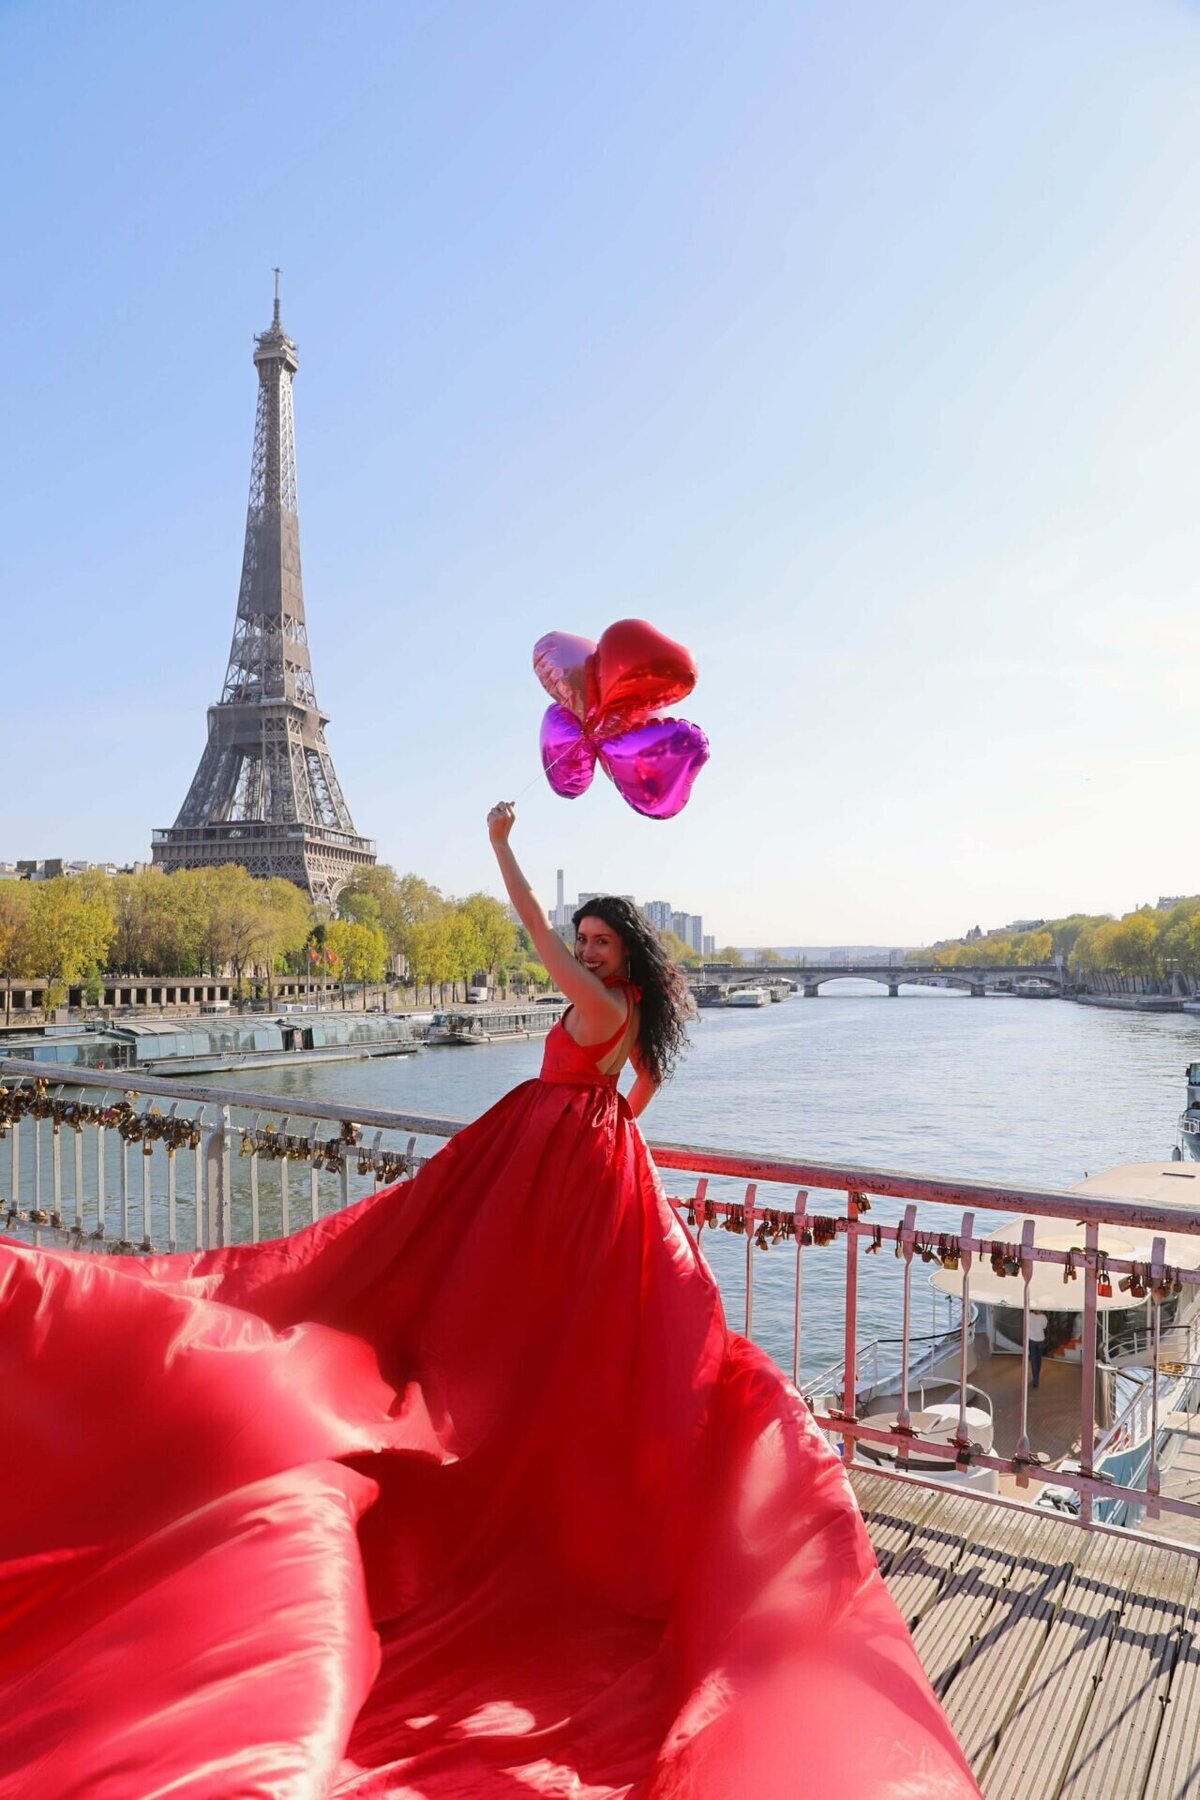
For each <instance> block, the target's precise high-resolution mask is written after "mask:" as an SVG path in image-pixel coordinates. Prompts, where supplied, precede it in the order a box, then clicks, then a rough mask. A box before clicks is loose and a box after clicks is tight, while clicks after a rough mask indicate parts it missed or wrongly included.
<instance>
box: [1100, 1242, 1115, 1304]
mask: <svg viewBox="0 0 1200 1800" xmlns="http://www.w3.org/2000/svg"><path fill="white" fill-rule="evenodd" d="M1096 1294H1097V1296H1098V1298H1099V1299H1101V1300H1111V1299H1112V1276H1111V1275H1110V1274H1109V1272H1108V1258H1107V1256H1105V1254H1104V1252H1103V1250H1102V1251H1101V1252H1100V1266H1099V1268H1098V1269H1097V1271H1096Z"/></svg>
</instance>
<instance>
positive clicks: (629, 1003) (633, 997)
mask: <svg viewBox="0 0 1200 1800" xmlns="http://www.w3.org/2000/svg"><path fill="white" fill-rule="evenodd" d="M621 986H622V987H623V988H624V989H625V1017H624V1019H623V1020H622V1021H621V1027H620V1030H619V1031H618V1032H617V1033H616V1034H615V1036H613V1037H611V1038H609V1040H608V1042H607V1043H606V1044H597V1045H589V1046H588V1048H589V1050H590V1051H591V1053H592V1055H593V1056H594V1057H595V1058H596V1067H597V1068H598V1069H599V1071H600V1073H601V1074H602V1075H616V1074H618V1073H619V1072H620V1069H621V1067H622V1065H623V1064H624V1062H625V1059H626V1057H627V1056H628V1055H629V1051H630V1049H631V1048H632V1040H630V1039H629V1027H630V1025H631V1023H632V1022H633V1009H634V1006H635V1004H636V1002H637V998H638V996H637V990H636V989H635V988H634V986H633V984H632V982H628V981H623V982H622V983H621ZM614 1051H619V1052H620V1054H619V1056H618V1058H617V1064H616V1067H615V1068H612V1069H609V1068H605V1067H604V1064H605V1063H607V1062H608V1060H609V1058H610V1057H611V1056H612V1054H613V1052H614Z"/></svg>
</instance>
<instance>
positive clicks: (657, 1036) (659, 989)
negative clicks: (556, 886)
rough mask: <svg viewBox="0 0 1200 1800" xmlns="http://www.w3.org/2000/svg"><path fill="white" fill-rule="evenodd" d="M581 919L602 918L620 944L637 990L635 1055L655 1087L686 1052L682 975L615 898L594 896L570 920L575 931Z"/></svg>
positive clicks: (644, 923) (645, 926) (647, 927)
mask: <svg viewBox="0 0 1200 1800" xmlns="http://www.w3.org/2000/svg"><path fill="white" fill-rule="evenodd" d="M581 919H603V920H604V923H605V924H606V925H607V926H608V927H609V928H610V930H612V931H615V932H616V934H617V936H618V937H619V938H620V939H621V942H622V943H623V944H624V946H625V954H626V955H627V957H628V958H629V976H630V979H631V980H632V981H633V982H635V983H636V984H637V986H638V987H640V988H641V990H642V998H641V1008H642V1017H641V1023H640V1025H639V1028H638V1051H639V1053H640V1055H641V1059H642V1064H643V1066H644V1068H645V1070H646V1073H647V1074H648V1075H649V1076H650V1078H651V1080H653V1081H654V1082H655V1083H658V1084H661V1083H662V1082H664V1081H666V1080H667V1079H668V1077H669V1076H670V1075H671V1073H672V1071H673V1070H674V1068H675V1064H676V1063H677V1062H678V1060H679V1058H680V1057H681V1056H682V1055H683V1053H684V1051H685V1050H686V1049H687V1043H688V1037H687V1019H688V1015H689V1013H690V1011H691V1000H690V997H689V994H688V986H687V982H686V981H685V980H684V977H683V971H682V970H681V969H680V967H679V965H678V964H677V963H673V962H672V961H671V959H670V957H669V956H668V955H667V953H666V951H665V950H664V949H663V946H662V940H661V939H660V938H659V935H658V933H657V932H656V931H655V929H654V927H653V926H652V925H651V924H650V922H649V920H648V919H646V918H645V917H644V916H643V915H642V914H641V913H640V912H639V911H638V909H637V907H636V906H633V905H631V904H630V902H629V901H628V900H622V899H621V897H620V896H619V895H618V894H598V895H597V896H596V898H595V899H594V900H589V901H588V902H587V904H586V905H585V906H581V907H580V908H579V909H578V911H577V912H575V913H574V914H573V915H572V917H571V923H572V925H573V926H574V927H575V930H576V931H578V930H579V921H580V920H581Z"/></svg>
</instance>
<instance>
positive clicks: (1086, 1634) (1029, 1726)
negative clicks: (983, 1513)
mask: <svg viewBox="0 0 1200 1800" xmlns="http://www.w3.org/2000/svg"><path fill="white" fill-rule="evenodd" d="M1145 1555H1146V1549H1145V1546H1144V1545H1143V1544H1141V1543H1138V1542H1137V1541H1136V1540H1133V1539H1122V1538H1117V1537H1109V1536H1107V1535H1102V1534H1098V1535H1096V1536H1093V1537H1091V1538H1089V1539H1088V1540H1087V1542H1086V1546H1085V1548H1084V1549H1083V1552H1082V1555H1081V1556H1080V1557H1079V1558H1078V1560H1077V1562H1076V1564H1075V1566H1074V1568H1073V1569H1072V1571H1071V1574H1070V1577H1069V1579H1068V1580H1067V1581H1066V1583H1065V1586H1064V1588H1063V1591H1062V1593H1061V1594H1060V1595H1059V1597H1058V1602H1057V1606H1056V1609H1055V1612H1054V1615H1053V1618H1052V1621H1051V1626H1050V1629H1049V1631H1048V1632H1047V1633H1046V1634H1045V1637H1044V1640H1043V1643H1042V1646H1041V1649H1040V1651H1039V1652H1038V1654H1037V1656H1036V1657H1035V1658H1034V1660H1033V1662H1032V1663H1031V1664H1030V1665H1029V1667H1028V1668H1027V1670H1026V1672H1025V1676H1024V1682H1023V1686H1022V1689H1021V1692H1020V1694H1019V1695H1018V1696H1017V1697H1016V1699H1015V1704H1014V1705H1013V1706H1012V1708H1011V1710H1010V1713H1009V1717H1008V1719H1007V1722H1006V1723H1005V1725H1004V1727H1003V1729H1002V1731H1001V1733H1000V1741H999V1744H998V1746H997V1748H996V1752H995V1755H994V1756H993V1757H991V1758H990V1759H989V1760H988V1763H987V1765H986V1769H985V1770H982V1771H980V1770H978V1769H977V1771H976V1772H977V1774H984V1775H985V1776H986V1779H985V1782H984V1792H985V1794H986V1795H987V1797H988V1800H1053V1797H1054V1796H1056V1795H1057V1794H1058V1792H1059V1788H1060V1785H1061V1782H1062V1779H1063V1776H1064V1775H1065V1774H1066V1772H1067V1770H1068V1769H1069V1768H1070V1766H1071V1763H1072V1759H1073V1756H1074V1752H1075V1745H1076V1741H1077V1740H1078V1739H1079V1738H1080V1735H1081V1732H1082V1729H1083V1726H1084V1722H1085V1719H1086V1717H1087V1713H1088V1710H1089V1708H1090V1706H1091V1702H1092V1697H1093V1694H1094V1692H1095V1686H1096V1682H1097V1680H1098V1679H1099V1674H1100V1670H1101V1667H1102V1666H1103V1661H1104V1656H1105V1653H1106V1651H1107V1649H1108V1641H1109V1638H1110V1636H1111V1634H1112V1632H1113V1630H1114V1628H1115V1626H1116V1623H1117V1621H1118V1619H1119V1618H1120V1616H1121V1613H1122V1611H1123V1610H1124V1606H1125V1596H1126V1593H1127V1591H1128V1589H1129V1586H1130V1583H1131V1582H1132V1581H1133V1580H1135V1579H1136V1573H1137V1567H1138V1563H1139V1561H1140V1560H1143V1559H1144V1558H1145ZM1133 1792H1136V1790H1131V1789H1128V1788H1127V1789H1126V1790H1125V1792H1124V1793H1123V1794H1122V1795H1121V1796H1120V1800H1130V1796H1131V1794H1132V1793H1133ZM1095 1800H1098V1796H1096V1797H1095Z"/></svg>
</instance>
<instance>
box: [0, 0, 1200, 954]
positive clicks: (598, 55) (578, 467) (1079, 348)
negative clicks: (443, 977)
mask: <svg viewBox="0 0 1200 1800" xmlns="http://www.w3.org/2000/svg"><path fill="white" fill-rule="evenodd" d="M1198 92H1200V9H1198V8H1197V7H1196V6H1195V5H1183V4H1155V3H1154V0H1139V3H1138V4H1135V5H1129V4H1126V3H1121V4H1109V3H1107V0H1087V3H1086V4H1071V3H1070V0H1062V3H1050V4H1047V3H1046V0H1031V3H1030V4H1008V3H1005V0H997V3H996V4H993V5H989V6H973V5H972V6H955V5H941V4H934V3H932V0H927V3H915V0H913V3H904V0H902V3H900V4H896V3H895V0H875V3H869V0H864V3H862V4H856V5H853V6H842V5H835V4H832V3H829V4H824V5H817V6H812V5H803V4H799V3H798V0H788V3H786V4H782V3H781V4H770V3H767V4H752V5H749V6H744V7H732V6H730V5H728V4H725V3H721V4H717V3H715V0H714V3H704V0H688V3H687V4H684V3H683V0H679V3H678V4H661V3H659V4H656V3H654V0H650V3H649V4H647V3H646V0H638V3H637V4H625V3H623V0H614V3H613V4H606V5H604V6H593V5H586V6H585V5H561V4H551V3H549V0H547V3H546V4H541V5H521V4H505V3H504V0H487V3H486V4H485V3H482V0H481V3H479V4H466V3H464V4H457V5H456V4H452V3H446V4H439V5H425V4H404V5H396V4H350V5H346V6H342V7H336V8H335V7H329V6H325V5H316V4H311V3H310V0H293V3H292V4H288V5H283V4H278V3H277V0H263V3H262V4H259V5H257V6H255V7H247V6H244V5H234V4H231V3H222V0H216V3H214V4H206V5H204V6H197V5H189V4H180V5H178V6H161V5H154V4H149V3H147V4H141V5H130V4H123V3H121V0H114V3H112V4H108V5H105V6H94V5H85V4H56V3H55V0H39V3H37V4H33V3H32V0H29V3H27V4H21V5H12V4H7V5H3V4H0V155H2V156H3V164H4V167H5V169H6V171H7V181H6V184H5V205H4V213H5V251H6V255H5V265H6V273H5V279H4V281H3V282H2V283H0V415H2V416H3V420H4V427H3V446H4V448H3V457H4V466H3V469H2V471H0V605H2V607H3V619H4V652H5V654H4V658H3V667H4V681H3V689H2V692H3V696H4V698H3V709H2V712H0V718H2V721H3V725H2V732H0V741H2V742H3V744H4V747H5V764H6V773H7V780H6V784H5V788H6V791H5V801H4V805H3V808H2V809H0V857H5V856H7V857H14V856H23V855H53V854H63V855H67V856H89V857H93V858H101V857H108V856H113V857H117V858H120V859H127V858H133V857H142V856H145V855H147V854H148V845H149V837H150V830H151V827H152V826H156V825H165V824H170V823H171V822H172V820H173V819H174V816H175V813H176V811H177V809H178V807H179V804H180V802H181V801H182V798H183V795H184V792H185V790H186V787H187V784H188V781H189V779H190V777H191V775H192V772H193V769H194V767H195V764H196V761H197V759H198V757H199V754H200V750H201V748H202V745H203V741H204V728H205V708H206V707H207V705H208V704H209V703H210V702H211V701H213V700H215V699H216V698H217V696H218V693H219V690H220V683H221V677H222V674H223V672H224V666H225V660H226V655H227V651H228V644H229V637H230V631H231V627H232V622H233V615H234V608H235V604H236V596H237V583H238V574H239V568H240V556H241V539H242V529H243V522H244V511H245V498H246V489H247V482H248V476H249V457H250V444H251V436H252V427H253V412H254V395H255V374H254V370H253V368H252V366H251V363H250V352H251V349H252V334H253V332H254V331H256V330H261V329H262V328H263V327H264V326H265V325H266V323H267V322H268V319H269V316H270V298H271V274H270V270H271V266H272V265H273V264H275V263H279V264H281V265H282V266H283V269H284V309H283V313H284V322H285V324H286V325H287V327H288V329H289V331H290V332H291V333H292V335H293V336H294V337H295V338H296V340H297V342H298V344H299V347H300V356H301V370H300V374H299V376H298V378H297V383H296V412H297V436H298V446H299V466H300V506H301V522H302V533H303V548H304V569H305V583H306V590H307V599H308V609H309V621H310V633H311V639H312V644H313V652H314V662H315V669H316V679H317V691H318V696H319V698H320V700H321V703H322V705H323V706H324V708H325V709H326V711H328V712H329V714H330V716H331V719H332V724H331V726H330V733H329V735H330V743H331V746H332V749H333V753H334V758H335V762H336V764H337V767H338V770H339V773H340V776H341V780H342V784H343V787H344V789H345V792H346V795H347V798H348V801H349V803H350V807H351V810H352V812H353V814H354V816H355V819H356V822H357V824H358V827H359V829H360V830H361V831H363V832H366V833H369V834H370V835H373V836H374V837H376V838H377V839H378V841H379V849H380V854H381V856H382V857H384V858H385V859H387V860H388V861H391V862H393V863H395V864H396V865H397V866H398V867H399V868H401V869H407V868H412V869H415V870H418V871H419V872H420V873H422V874H423V875H425V876H427V877H428V878H429V879H431V880H433V881H436V882H438V883H439V884H440V885H441V886H442V887H443V888H445V889H446V890H447V891H451V892H464V891H467V890H468V889H470V888H473V887H477V886H479V885H481V884H490V883H491V882H492V881H493V874H492V866H491V864H490V859H489V855H488V852H487V848H486V841H485V838H484V831H483V815H484V813H485V811H486V809H487V807H488V805H489V804H490V803H491V802H492V801H493V800H494V799H496V798H499V797H507V796H509V795H511V794H513V793H515V792H516V791H517V790H518V789H520V788H523V787H524V786H525V784H526V782H527V781H529V780H530V779H531V777H533V776H534V775H535V774H536V773H537V768H538V765H537V762H536V734H537V725H538V719H539V717H540V714H541V710H542V701H541V698H540V691H539V689H538V688H537V686H536V684H535V682H534V679H533V676H532V674H531V672H530V666H529V659H530V650H531V647H532V645H533V642H534V640H535V639H536V638H537V637H538V636H539V635H540V634H541V633H542V632H544V631H546V630H549V629H551V628H559V629H563V630H568V631H572V632H577V633H581V634H584V635H588V636H596V635H598V634H599V632H600V631H601V630H603V628H604V626H605V625H606V624H608V623H610V622H611V621H612V620H614V619H617V618H621V617H625V616H629V615H641V616H644V617H648V618H650V619H651V620H653V621H654V622H655V623H656V624H658V625H659V626H660V627H661V628H662V629H663V630H665V631H667V632H669V633H670V634H671V635H673V636H676V637H679V638H681V639H683V640H684V641H685V642H686V643H688V644H689V645H690V646H691V647H692V648H693V650H694V651H695V653H696V656H697V658H698V661H699V663H700V669H701V680H700V685H699V687H698V688H697V691H696V693H695V695H694V696H693V698H692V700H691V701H690V702H689V704H688V707H687V708H684V709H681V710H685V711H686V712H688V713H689V715H690V716H692V717H694V718H695V719H696V720H697V721H698V722H699V723H701V724H702V725H704V727H705V728H706V729H707V730H708V731H709V733H710V735H711V738H712V741H713V758H712V762H711V764H710V765H709V767H708V769H707V770H706V771H705V772H704V774H703V775H702V777H701V779H700V781H699V783H698V784H697V787H696V790H695V794H694V797H693V801H692V805H691V807H690V809H689V810H688V812H687V813H686V814H684V815H683V816H682V817H681V818H680V819H678V820H676V821H674V822H673V823H670V824H653V823H650V822H648V821H645V820H642V819H640V818H638V817H637V816H636V815H634V814H633V813H632V812H630V811H628V810H627V809H626V808H625V807H624V805H623V803H622V802H621V801H620V799H619V798H618V796H617V795H616V793H615V791H614V790H613V789H612V788H611V787H609V786H608V785H607V783H603V782H601V783H598V785H597V787H596V788H595V789H594V790H593V792H592V793H591V794H590V795H588V796H586V797H585V798H583V799H581V800H578V801H576V802H573V803H570V804H568V803H565V802H562V801H559V800H556V799H554V798H553V797H552V796H551V795H550V794H549V792H548V790H547V789H545V788H544V787H541V786H539V787H535V788H534V789H533V790H532V791H531V792H530V793H529V794H528V795H527V796H526V797H525V799H524V800H523V802H522V805H521V808H520V814H521V821H520V827H519V840H518V841H519V846H520V850H521V853H522V855H523V856H524V857H525V858H526V860H527V863H528V866H529V868H530V872H531V874H532V876H533V878H534V880H535V884H536V885H538V886H539V888H541V889H542V890H543V891H544V892H545V894H546V896H547V897H548V898H552V897H553V896H552V894H551V892H550V890H551V888H552V884H553V874H554V869H555V868H556V867H557V866H559V865H560V864H561V865H562V866H563V867H565V869H566V870H567V885H568V891H569V892H573V891H575V890H576V889H579V888H583V887H587V888H592V887H600V886H608V887H612V888H614V889H616V890H618V891H633V892H635V893H636V894H637V895H638V896H639V897H643V898H659V897H662V898H666V899H669V900H671V901H673V902H674V903H675V905H676V906H679V907H683V908H686V909H688V910H692V911H701V912H703V913H704V915H705V917H706V920H708V921H711V925H712V928H713V929H715V932H716V934H717V937H718V942H727V941H731V940H732V941H734V942H741V943H751V942H762V943H768V942H772V941H774V942H786V943H814V944H819V943H824V942H843V943H844V942H863V941H871V942H920V941H924V940H928V939H929V938H931V937H933V936H938V935H943V934H945V933H948V932H951V931H958V930H963V929H965V928H966V927H968V926H970V925H973V924H974V923H975V922H976V921H978V922H980V923H982V924H984V925H989V924H999V923H1003V922H1004V921H1006V920H1008V919H1011V918H1013V917H1016V916H1023V915H1030V914H1044V913H1054V912H1061V911H1066V910H1068V909H1071V908H1074V907H1082V908H1087V909H1092V910H1107V909H1113V910H1121V909H1124V908H1126V907H1128V906H1131V905H1133V904H1134V903H1136V902H1138V901H1140V900H1144V899H1147V898H1151V899H1152V898H1154V897H1156V896H1157V895H1158V894H1159V893H1160V892H1167V893H1171V892H1189V891H1193V890H1195V889H1197V888H1198V887H1200V851H1198V848H1197V842H1196V831H1195V824H1194V816H1193V808H1192V801H1193V795H1194V793H1195V791H1196V788H1197V775H1198V750H1200V745H1198V741H1197V729H1196V718H1197V711H1198V701H1200V611H1198V609H1197V606H1196V587H1197V578H1198V571H1200V525H1198V522H1197V516H1198V515H1197V489H1198V486H1200V330H1198V327H1197V323H1196V319H1197V300H1198V298H1200V239H1198V234H1197V231H1196V224H1195V222H1196V219H1197V217H1198V216H1200V204H1198V202H1200V195H1198V194H1197V188H1198V186H1200V107H1198V106H1197V101H1196V96H1197V93H1198Z"/></svg>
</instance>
